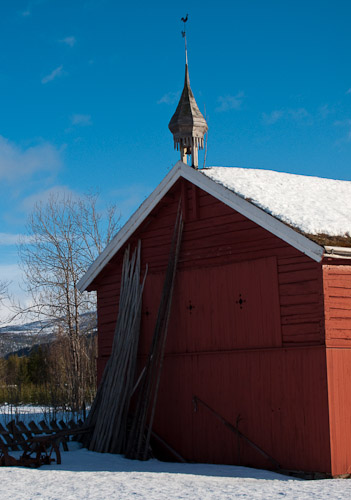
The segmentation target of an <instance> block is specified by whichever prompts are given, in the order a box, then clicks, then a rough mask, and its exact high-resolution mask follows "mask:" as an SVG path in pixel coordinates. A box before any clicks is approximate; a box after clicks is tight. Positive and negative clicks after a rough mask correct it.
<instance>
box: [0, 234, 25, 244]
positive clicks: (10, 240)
mask: <svg viewBox="0 0 351 500" xmlns="http://www.w3.org/2000/svg"><path fill="white" fill-rule="evenodd" d="M20 240H21V241H28V242H30V241H31V237H30V236H27V235H25V234H13V233H0V246H11V245H17V244H18V242H19V241H20Z"/></svg>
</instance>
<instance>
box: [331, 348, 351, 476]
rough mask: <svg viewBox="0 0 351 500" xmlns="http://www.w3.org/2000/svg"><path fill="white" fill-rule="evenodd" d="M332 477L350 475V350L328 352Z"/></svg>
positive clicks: (342, 349) (339, 349)
mask: <svg viewBox="0 0 351 500" xmlns="http://www.w3.org/2000/svg"><path fill="white" fill-rule="evenodd" d="M327 363H328V364H327V369H328V393H329V418H330V440H331V463H332V474H333V475H334V476H335V475H339V474H351V388H350V381H351V349H348V348H327Z"/></svg>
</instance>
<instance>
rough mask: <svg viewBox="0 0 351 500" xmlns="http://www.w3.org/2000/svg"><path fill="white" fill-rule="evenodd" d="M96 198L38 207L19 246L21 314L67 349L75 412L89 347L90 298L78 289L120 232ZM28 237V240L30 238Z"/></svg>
mask: <svg viewBox="0 0 351 500" xmlns="http://www.w3.org/2000/svg"><path fill="white" fill-rule="evenodd" d="M97 201H98V198H97V196H95V195H87V196H85V197H80V198H79V197H73V196H71V195H63V196H62V195H61V196H60V195H53V196H51V197H50V198H49V200H48V201H47V202H41V203H38V204H37V205H36V206H35V208H34V210H33V212H32V214H31V215H30V217H29V220H28V223H27V237H26V238H25V239H24V240H23V241H22V242H21V243H20V245H19V256H20V262H21V267H22V269H23V272H24V276H25V287H26V291H27V293H28V294H29V296H30V301H31V302H30V306H29V307H27V308H26V309H25V310H22V312H26V313H31V314H32V315H35V317H36V318H37V319H42V320H52V322H53V324H54V325H55V326H56V328H57V330H59V331H60V334H61V336H62V335H64V336H65V337H66V338H67V342H68V345H69V363H68V367H67V369H68V370H69V393H70V399H71V403H72V405H73V407H74V409H76V410H77V409H79V408H80V407H81V405H82V402H83V401H84V396H85V388H86V381H87V377H90V374H88V373H87V364H88V365H89V363H87V357H88V356H90V354H89V352H88V351H89V349H88V348H87V345H88V344H89V342H91V343H92V345H93V328H94V323H95V321H93V322H92V321H89V317H91V315H89V314H87V313H92V312H95V309H96V299H95V296H94V294H88V293H86V292H85V293H81V292H80V291H79V290H78V287H77V284H78V281H79V279H80V278H81V277H82V275H83V274H84V273H85V272H86V270H87V269H88V267H89V266H90V264H91V263H92V262H93V260H94V259H95V258H96V257H97V255H98V254H99V253H100V252H101V251H102V250H103V248H104V247H105V246H106V244H107V243H108V242H109V241H110V240H111V238H112V237H113V236H114V234H115V233H116V231H117V229H118V217H117V216H116V208H115V207H114V206H112V207H110V208H109V209H108V210H107V211H106V212H105V213H104V214H103V213H101V212H99V211H98V209H97ZM28 236H29V238H28Z"/></svg>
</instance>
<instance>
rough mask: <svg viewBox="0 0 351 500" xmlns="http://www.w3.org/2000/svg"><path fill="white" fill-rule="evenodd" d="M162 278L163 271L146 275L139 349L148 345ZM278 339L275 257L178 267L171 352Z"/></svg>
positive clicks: (266, 344) (235, 346) (276, 342)
mask: <svg viewBox="0 0 351 500" xmlns="http://www.w3.org/2000/svg"><path fill="white" fill-rule="evenodd" d="M163 278H164V276H163V274H161V273H155V274H151V273H150V274H149V276H148V277H147V280H146V285H145V291H144V297H143V322H142V332H143V335H142V342H141V349H140V352H141V353H144V354H146V353H147V352H148V349H149V346H150V342H151V338H152V334H153V329H154V326H155V321H156V315H157V309H158V304H159V297H160V295H161V290H162V285H163ZM267 290H269V292H268V293H267ZM280 345H281V331H280V313H279V296H278V284H277V266H276V260H275V258H274V257H271V258H266V259H258V260H252V261H245V262H242V263H240V264H228V265H224V266H212V267H206V268H196V269H187V268H186V269H182V270H179V272H178V275H177V279H176V286H175V290H174V300H173V304H172V313H171V318H170V322H169V329H168V340H167V345H166V349H167V352H172V353H180V352H206V351H225V350H231V349H243V348H254V347H255V348H257V347H270V346H280Z"/></svg>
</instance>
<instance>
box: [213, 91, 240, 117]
mask: <svg viewBox="0 0 351 500" xmlns="http://www.w3.org/2000/svg"><path fill="white" fill-rule="evenodd" d="M243 99H244V92H242V91H241V92H238V93H237V94H236V95H227V96H219V97H218V99H217V102H218V106H217V107H216V109H215V111H217V112H223V111H229V110H231V109H240V108H241V105H242V102H243Z"/></svg>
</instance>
